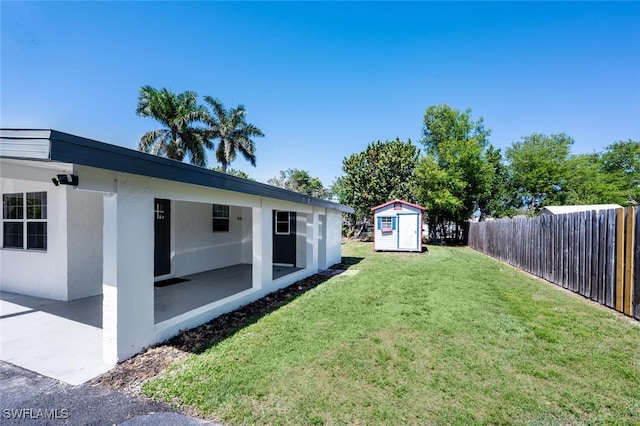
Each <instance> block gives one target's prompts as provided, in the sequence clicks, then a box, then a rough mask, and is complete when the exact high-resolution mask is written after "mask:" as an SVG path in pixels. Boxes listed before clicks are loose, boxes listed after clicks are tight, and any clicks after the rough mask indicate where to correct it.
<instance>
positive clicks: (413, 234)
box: [371, 200, 425, 252]
mask: <svg viewBox="0 0 640 426" xmlns="http://www.w3.org/2000/svg"><path fill="white" fill-rule="evenodd" d="M424 210H425V209H424V207H422V206H419V205H417V204H412V203H409V202H407V201H403V200H393V201H389V202H388V203H384V204H381V205H379V206H376V207H373V208H372V209H371V211H373V223H374V225H375V229H374V231H373V249H374V250H376V251H385V250H386V251H417V252H421V251H422V212H424Z"/></svg>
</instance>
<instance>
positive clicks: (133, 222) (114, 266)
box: [102, 178, 154, 364]
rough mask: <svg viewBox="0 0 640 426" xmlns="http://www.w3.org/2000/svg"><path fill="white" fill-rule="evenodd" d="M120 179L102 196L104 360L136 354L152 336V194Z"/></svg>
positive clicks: (114, 359)
mask: <svg viewBox="0 0 640 426" xmlns="http://www.w3.org/2000/svg"><path fill="white" fill-rule="evenodd" d="M131 180H132V181H133V182H132V183H130V184H127V182H126V180H125V179H124V178H122V180H120V181H119V182H118V183H117V192H116V193H107V194H105V196H104V203H103V205H104V227H103V254H104V256H103V259H104V260H103V285H102V288H103V302H102V303H103V305H102V330H103V359H104V361H105V362H107V363H110V364H114V363H116V362H118V361H122V360H124V359H127V358H129V357H131V356H132V355H134V354H136V353H138V352H139V351H140V350H141V349H143V348H144V347H145V346H147V345H149V344H150V343H151V338H152V335H153V324H154V322H153V315H154V311H153V309H154V308H153V262H154V258H153V251H154V228H153V227H154V216H153V207H154V206H153V195H152V193H151V192H150V191H149V190H147V189H145V188H144V186H142V185H140V184H139V183H138V185H136V184H135V183H136V181H137V179H131Z"/></svg>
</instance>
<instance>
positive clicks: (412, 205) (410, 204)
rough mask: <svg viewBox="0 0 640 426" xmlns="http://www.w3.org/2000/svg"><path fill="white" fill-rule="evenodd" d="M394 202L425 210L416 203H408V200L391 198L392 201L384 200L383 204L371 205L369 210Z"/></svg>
mask: <svg viewBox="0 0 640 426" xmlns="http://www.w3.org/2000/svg"><path fill="white" fill-rule="evenodd" d="M395 203H400V204H404V205H407V206H411V207H413V208H416V209H419V210H422V211H425V210H426V209H425V208H424V207H422V206H419V205H417V204H413V203H410V202H408V201H404V200H393V201H389V202H386V203H384V204H380V205H379V206H375V207H371V211H374V210H378V209H381V208H383V207H387V206H390V205H391V204H395Z"/></svg>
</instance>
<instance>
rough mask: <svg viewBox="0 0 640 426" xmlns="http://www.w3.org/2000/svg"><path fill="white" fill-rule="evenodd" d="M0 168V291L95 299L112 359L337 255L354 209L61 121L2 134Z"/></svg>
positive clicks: (272, 288)
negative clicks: (83, 132) (95, 136)
mask: <svg viewBox="0 0 640 426" xmlns="http://www.w3.org/2000/svg"><path fill="white" fill-rule="evenodd" d="M0 174H1V178H2V183H1V190H2V197H3V218H2V220H3V226H2V230H1V234H0V244H1V247H2V248H1V249H0V255H1V256H0V290H1V291H2V292H5V293H10V294H20V295H27V296H33V297H37V298H45V299H54V300H59V301H81V300H89V299H91V300H101V303H99V305H98V306H99V308H98V309H101V311H102V312H101V332H102V357H103V361H104V362H106V363H109V364H112V365H113V364H115V363H116V362H118V361H122V360H124V359H127V358H129V357H131V356H133V355H134V354H136V353H137V352H139V351H140V350H141V349H143V348H145V347H147V346H149V345H151V344H153V343H156V342H159V341H162V340H164V339H166V338H168V337H170V336H172V335H175V334H176V333H178V332H179V331H180V330H181V329H186V328H190V327H194V326H196V325H199V324H201V323H204V322H206V321H208V320H210V319H212V318H214V317H216V316H218V315H221V314H222V313H225V312H229V311H231V310H233V309H235V308H237V307H239V306H242V305H245V304H247V303H250V302H252V301H254V300H256V299H258V298H260V297H262V296H264V295H266V294H268V293H270V292H273V291H275V290H277V289H279V288H282V287H285V286H288V285H290V284H292V283H294V282H296V281H298V280H300V279H303V278H305V277H307V276H310V275H312V274H314V273H317V272H318V271H320V270H323V269H326V268H328V267H330V266H331V265H333V264H336V263H339V262H340V260H341V223H342V213H344V212H352V211H353V210H352V209H351V208H350V207H347V206H343V205H340V204H336V203H333V202H329V201H326V200H321V199H316V198H312V197H308V196H305V195H302V194H297V193H293V192H289V191H286V190H282V189H279V188H276V187H273V186H269V185H265V184H261V183H258V182H254V181H250V180H246V179H241V178H236V177H233V176H228V175H224V174H221V173H217V172H213V171H210V170H208V169H205V168H201V167H196V166H193V165H189V164H185V163H181V162H177V161H173V160H169V159H165V158H160V157H156V156H153V155H149V154H145V153H142V152H138V151H135V150H131V149H127V148H123V147H119V146H115V145H111V144H107V143H102V142H98V141H95V140H90V139H86V138H83V137H79V136H74V135H70V134H66V133H62V132H59V131H55V130H18V129H2V130H0ZM169 284H171V285H169ZM92 298H93V299H92ZM96 298H98V299H96ZM78 303H79V302H78Z"/></svg>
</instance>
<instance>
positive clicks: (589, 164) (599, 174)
mask: <svg viewBox="0 0 640 426" xmlns="http://www.w3.org/2000/svg"><path fill="white" fill-rule="evenodd" d="M566 170H567V175H566V177H565V179H564V181H565V184H564V188H563V197H562V200H561V201H562V203H563V204H568V205H580V204H609V203H615V204H626V202H627V200H628V198H627V197H626V191H625V190H624V188H622V187H620V186H619V182H618V181H617V179H616V178H615V177H614V176H613V175H611V174H609V173H608V172H606V171H605V170H604V169H603V162H602V156H601V154H598V153H593V154H579V155H572V156H570V157H569V159H568V160H567V167H566Z"/></svg>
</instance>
